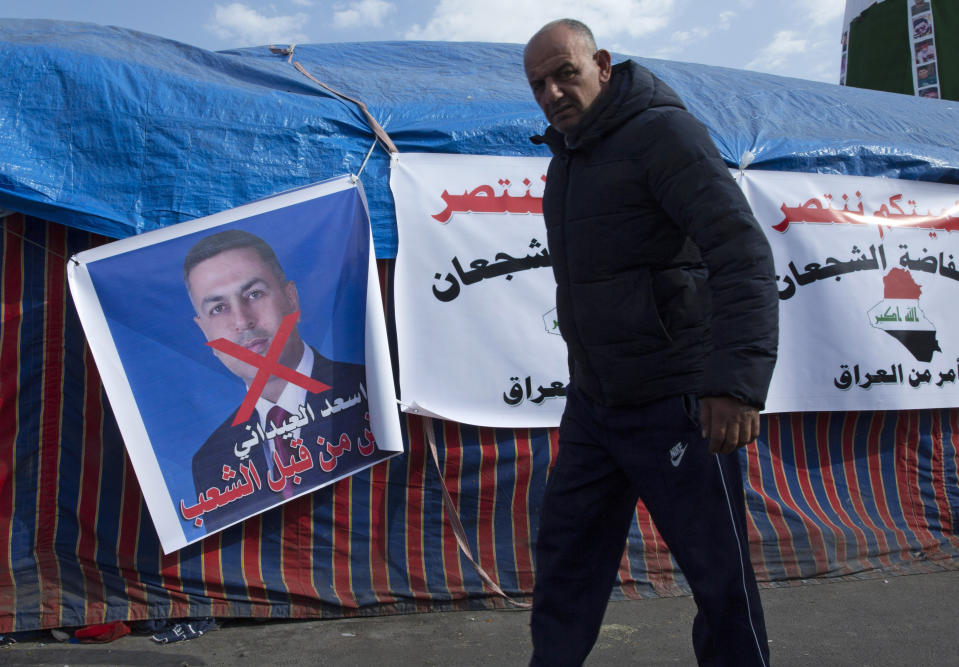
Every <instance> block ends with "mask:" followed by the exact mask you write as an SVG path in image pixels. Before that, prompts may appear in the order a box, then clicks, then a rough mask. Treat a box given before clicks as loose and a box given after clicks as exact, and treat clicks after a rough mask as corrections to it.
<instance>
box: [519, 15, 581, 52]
mask: <svg viewBox="0 0 959 667" xmlns="http://www.w3.org/2000/svg"><path fill="white" fill-rule="evenodd" d="M559 26H563V27H564V28H566V29H567V30H569V31H571V32H572V33H573V34H575V35H576V36H577V37H579V38H580V39H582V40H583V41H584V42H585V43H586V46H587V47H589V50H590V52H591V53H592V52H595V51H596V39H595V38H594V37H593V31H592V30H590V29H589V26H588V25H586V24H585V23H583V22H582V21H577V20H576V19H556V20H555V21H550V22H549V23H547V24H546V25H544V26H543V27H542V28H540V29H539V30H537V31H536V34H535V35H533V36H532V37H530V39H529V42H527V43H526V46H527V48H528V47H529V45H530V43H532V41H533V40H534V39H536V38H537V37H539V36H540V35H542V34H544V33H546V32H549V31H550V30H552V29H553V28H557V27H559ZM524 55H525V50H524Z"/></svg>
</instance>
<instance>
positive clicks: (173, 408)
mask: <svg viewBox="0 0 959 667" xmlns="http://www.w3.org/2000/svg"><path fill="white" fill-rule="evenodd" d="M68 276H69V283H70V290H71V293H72V295H73V299H74V302H75V303H76V306H77V311H78V313H79V315H80V320H81V323H82V324H83V328H84V332H85V333H86V336H87V339H88V342H89V345H90V348H91V351H92V353H93V356H94V359H95V361H96V364H97V368H98V370H99V372H100V375H101V377H102V378H103V384H104V388H105V390H106V392H107V395H108V397H109V399H110V404H111V406H112V408H113V411H114V413H115V415H116V417H117V422H118V424H119V427H120V432H121V434H122V435H123V439H124V442H125V444H126V447H127V452H128V454H129V457H130V460H131V463H132V464H133V468H134V470H135V472H136V475H137V479H138V481H139V483H140V486H141V489H142V491H143V495H144V498H145V500H146V503H147V506H148V508H149V510H150V514H151V517H152V519H153V522H154V524H155V526H156V529H157V533H158V535H159V537H160V541H161V544H162V546H163V550H164V552H166V553H169V552H171V551H174V550H176V549H179V548H181V547H183V546H185V545H187V544H190V543H191V542H194V541H196V540H199V539H202V538H203V537H204V536H206V535H208V534H211V533H213V532H216V531H219V530H222V529H223V528H226V527H227V526H230V525H232V524H234V523H237V522H239V521H242V520H243V519H244V518H246V517H249V516H253V515H255V514H258V513H260V512H262V511H265V510H267V509H269V508H271V507H275V506H277V505H280V504H282V503H284V502H286V501H287V500H290V499H292V498H295V497H298V496H300V495H303V494H306V493H309V492H311V491H313V490H315V489H318V488H320V487H323V486H326V485H328V484H332V483H333V482H335V481H337V480H339V479H342V478H343V477H346V476H348V475H351V474H354V473H356V472H358V471H360V470H363V469H364V468H367V467H369V466H371V465H373V464H375V463H377V462H379V461H382V460H384V459H386V458H389V457H390V456H393V455H395V454H397V453H400V452H401V451H402V440H401V435H400V429H399V422H398V418H397V414H396V409H395V396H394V394H393V380H392V375H391V371H390V359H389V352H388V347H387V344H386V334H385V325H384V318H383V311H382V305H381V300H380V295H379V282H378V280H377V277H376V267H375V262H374V259H373V254H372V244H371V239H370V229H369V218H368V214H367V211H366V205H365V201H364V199H363V195H362V190H361V188H360V185H359V183H358V182H355V181H354V180H353V179H351V178H350V177H343V178H338V179H333V180H330V181H325V182H323V183H319V184H316V185H313V186H309V187H306V188H302V189H298V190H295V191H291V192H288V193H284V194H281V195H277V196H275V197H271V198H269V199H265V200H261V201H259V202H255V203H252V204H248V205H245V206H241V207H239V208H236V209H232V210H229V211H224V212H222V213H218V214H216V215H213V216H209V217H206V218H201V219H198V220H194V221H192V222H186V223H182V224H179V225H174V226H171V227H167V228H164V229H161V230H157V231H153V232H149V233H147V234H143V235H140V236H136V237H131V238H127V239H124V240H121V241H117V242H114V243H111V244H108V245H105V246H101V247H98V248H94V249H92V250H88V251H85V252H83V253H80V254H78V255H76V256H75V257H74V258H72V260H71V261H70V263H69V274H68Z"/></svg>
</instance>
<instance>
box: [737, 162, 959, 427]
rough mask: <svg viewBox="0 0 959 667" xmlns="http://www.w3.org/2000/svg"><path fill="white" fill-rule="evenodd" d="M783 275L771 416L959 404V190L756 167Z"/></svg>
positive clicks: (750, 180)
mask: <svg viewBox="0 0 959 667" xmlns="http://www.w3.org/2000/svg"><path fill="white" fill-rule="evenodd" d="M743 188H744V191H745V192H746V196H747V197H748V199H749V202H750V204H751V205H752V207H753V211H754V212H755V213H756V217H757V218H758V219H759V221H760V224H761V225H762V228H763V231H765V232H766V236H767V238H768V239H769V242H770V245H771V246H772V248H773V254H774V256H775V259H776V271H777V273H778V276H779V287H780V292H779V297H780V308H779V317H780V319H779V324H780V344H779V361H778V363H777V365H776V372H775V374H774V375H773V381H772V386H771V387H770V390H769V399H768V400H767V403H766V408H767V412H787V411H803V410H822V411H826V410H903V409H913V408H937V407H951V406H956V405H959V388H957V383H956V381H957V370H959V369H957V360H959V339H957V337H956V336H952V335H950V333H949V332H952V331H956V328H957V326H959V314H957V313H956V312H955V310H956V309H955V304H956V301H957V298H959V270H957V269H956V257H959V235H957V236H953V232H954V231H956V230H959V187H956V186H952V185H941V184H937V183H921V182H917V181H903V180H896V179H886V178H863V177H853V176H829V175H821V174H797V173H789V172H762V171H748V172H746V174H745V181H744V183H743Z"/></svg>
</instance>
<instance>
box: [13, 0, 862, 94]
mask: <svg viewBox="0 0 959 667" xmlns="http://www.w3.org/2000/svg"><path fill="white" fill-rule="evenodd" d="M585 5H586V3H583V2H581V1H576V2H574V1H573V0H550V1H548V2H547V1H546V0H275V1H274V2H263V1H260V0H245V1H244V2H229V1H227V0H220V1H217V0H162V1H160V2H139V1H136V0H85V1H83V2H78V1H77V0H2V2H0V18H47V19H60V20H70V21H89V22H93V23H100V24H104V25H116V26H121V27H124V28H132V29H135V30H141V31H144V32H149V33H152V34H155V35H160V36H162V37H168V38H171V39H175V40H178V41H181V42H186V43H188V44H192V45H194V46H199V47H202V48H205V49H210V50H220V49H229V48H236V47H242V46H260V45H264V44H289V43H307V42H352V41H371V40H409V39H418V40H443V41H483V42H515V43H523V42H525V41H526V39H527V38H528V37H529V35H531V34H532V33H533V32H535V30H536V29H537V28H538V27H539V26H540V25H542V24H543V23H545V22H546V21H549V20H551V19H554V18H560V17H564V16H569V17H573V18H579V19H581V20H583V21H585V22H586V23H587V24H589V25H590V27H591V28H592V29H593V32H594V33H595V34H596V38H597V41H598V42H599V43H600V46H603V47H606V48H608V49H610V50H615V51H619V52H621V53H627V54H632V55H638V56H645V57H651V58H663V59H667V60H681V61H688V62H697V63H708V64H712V65H722V66H724V67H734V68H737V69H750V70H756V71H760V72H770V73H773V74H783V75H786V76H795V77H800V78H804V79H813V80H817V81H825V82H828V83H836V82H837V81H838V79H839V57H840V56H839V50H840V46H839V45H840V36H841V33H842V19H843V16H842V14H843V9H844V6H845V3H844V2H843V0H791V1H790V2H778V1H770V0H592V2H591V3H588V8H584V6H585Z"/></svg>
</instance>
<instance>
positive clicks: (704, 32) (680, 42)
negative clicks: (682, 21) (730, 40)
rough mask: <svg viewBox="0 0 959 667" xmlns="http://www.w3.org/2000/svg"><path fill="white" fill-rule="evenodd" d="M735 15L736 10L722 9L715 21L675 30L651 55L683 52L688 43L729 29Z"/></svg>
mask: <svg viewBox="0 0 959 667" xmlns="http://www.w3.org/2000/svg"><path fill="white" fill-rule="evenodd" d="M735 17H736V12H733V11H724V12H720V14H719V20H718V21H717V22H716V23H713V24H710V25H700V26H693V27H691V28H688V29H686V30H677V31H675V32H673V33H672V34H671V35H670V36H669V40H668V43H666V45H665V46H662V47H660V48H659V49H657V50H655V51H654V52H653V54H652V55H653V57H655V58H666V59H668V58H673V57H675V56H677V55H679V54H681V53H683V52H684V51H685V50H686V47H687V46H688V45H690V44H695V43H697V42H702V41H703V40H705V39H706V38H707V37H709V36H710V35H712V34H713V33H714V32H719V31H724V30H729V28H730V27H731V26H732V22H733V19H734V18H735Z"/></svg>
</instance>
